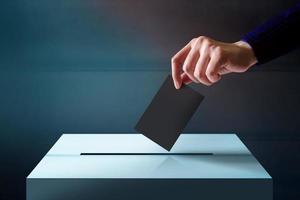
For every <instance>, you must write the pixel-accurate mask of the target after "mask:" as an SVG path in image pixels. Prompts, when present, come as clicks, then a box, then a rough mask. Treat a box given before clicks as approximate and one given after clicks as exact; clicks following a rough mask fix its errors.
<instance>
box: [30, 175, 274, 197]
mask: <svg viewBox="0 0 300 200" xmlns="http://www.w3.org/2000/svg"><path fill="white" fill-rule="evenodd" d="M272 198H273V191H272V180H271V179H256V180H255V179H251V180H250V179H249V180H239V179H231V180H228V179H227V180H225V179H224V180H219V179H207V180H205V179H198V180H188V179H184V180H182V179H181V180H180V179H172V180H170V179H169V180H165V179H28V180H27V200H50V199H51V200H65V199H76V200H86V199H105V200H121V199H132V200H135V199H138V200H140V199H143V200H150V199H151V200H153V199H163V200H165V199H172V200H179V199H180V200H182V199H190V200H196V199H197V200H199V199H210V200H220V199H231V200H241V199H243V200H253V199H255V200H260V199H261V200H271V199H272Z"/></svg>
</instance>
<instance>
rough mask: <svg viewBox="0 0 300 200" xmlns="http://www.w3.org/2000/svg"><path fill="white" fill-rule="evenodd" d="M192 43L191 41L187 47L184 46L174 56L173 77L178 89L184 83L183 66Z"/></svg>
mask: <svg viewBox="0 0 300 200" xmlns="http://www.w3.org/2000/svg"><path fill="white" fill-rule="evenodd" d="M191 48H192V47H191V43H190V42H189V43H188V44H187V45H186V46H185V47H183V48H182V49H181V50H180V51H179V52H178V53H176V54H175V56H173V58H172V78H173V81H174V85H175V87H176V89H179V88H180V87H181V84H182V79H181V76H180V74H181V67H182V64H183V63H184V60H185V59H186V57H187V55H188V54H189V52H190V50H191Z"/></svg>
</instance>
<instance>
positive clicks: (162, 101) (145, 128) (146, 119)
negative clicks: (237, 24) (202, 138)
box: [135, 75, 204, 151]
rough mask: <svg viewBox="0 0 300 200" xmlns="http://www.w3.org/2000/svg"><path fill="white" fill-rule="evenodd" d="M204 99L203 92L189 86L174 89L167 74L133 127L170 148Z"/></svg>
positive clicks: (164, 146)
mask: <svg viewBox="0 0 300 200" xmlns="http://www.w3.org/2000/svg"><path fill="white" fill-rule="evenodd" d="M203 99H204V96H203V95H201V94H200V93H198V92H196V91H195V90H193V89H192V88H190V87H189V86H186V85H183V86H182V87H181V88H180V89H179V90H177V89H175V87H174V84H173V80H172V77H171V76H170V75H169V76H168V77H167V78H166V80H165V81H164V83H163V84H162V86H161V87H160V89H159V91H158V92H157V93H156V95H155V96H154V98H153V99H152V101H151V103H150V105H149V106H148V107H147V109H146V111H145V112H144V114H143V115H142V117H141V118H140V120H139V121H138V123H137V125H136V126H135V130H136V131H137V132H140V133H142V134H143V135H145V136H146V137H148V138H149V139H151V140H152V141H154V142H155V143H157V144H159V145H160V146H162V147H163V148H165V149H166V150H168V151H170V150H171V148H172V147H173V145H174V144H175V142H176V140H177V139H178V137H179V135H180V133H181V132H182V131H183V129H184V128H185V126H186V125H187V123H188V122H189V120H190V119H191V117H192V116H193V114H194V113H195V111H196V110H197V108H198V106H199V104H200V103H201V101H202V100H203Z"/></svg>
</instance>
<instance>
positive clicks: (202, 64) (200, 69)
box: [194, 50, 211, 86]
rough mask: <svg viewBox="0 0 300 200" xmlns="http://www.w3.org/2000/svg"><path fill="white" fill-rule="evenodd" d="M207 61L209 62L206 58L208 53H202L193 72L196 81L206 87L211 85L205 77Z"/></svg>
mask: <svg viewBox="0 0 300 200" xmlns="http://www.w3.org/2000/svg"><path fill="white" fill-rule="evenodd" d="M209 60H210V58H209V56H208V52H206V51H205V50H204V51H202V52H201V57H200V58H199V60H198V62H197V64H196V68H195V71H194V76H195V77H196V78H197V80H198V81H199V82H200V83H202V84H204V85H207V86H209V85H211V82H210V81H209V79H208V78H207V77H206V75H205V74H206V73H205V72H206V69H207V65H208V63H209Z"/></svg>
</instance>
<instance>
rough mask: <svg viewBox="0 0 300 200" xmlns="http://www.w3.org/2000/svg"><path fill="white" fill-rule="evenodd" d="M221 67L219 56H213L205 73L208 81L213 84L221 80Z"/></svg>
mask: <svg viewBox="0 0 300 200" xmlns="http://www.w3.org/2000/svg"><path fill="white" fill-rule="evenodd" d="M220 66H221V63H220V57H219V56H218V55H217V54H213V56H212V57H211V59H210V61H209V63H208V65H207V69H206V72H205V75H206V77H207V79H208V80H209V81H210V82H211V83H216V82H217V81H219V80H220V79H221V76H220V74H219V69H220V68H221V67H220Z"/></svg>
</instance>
